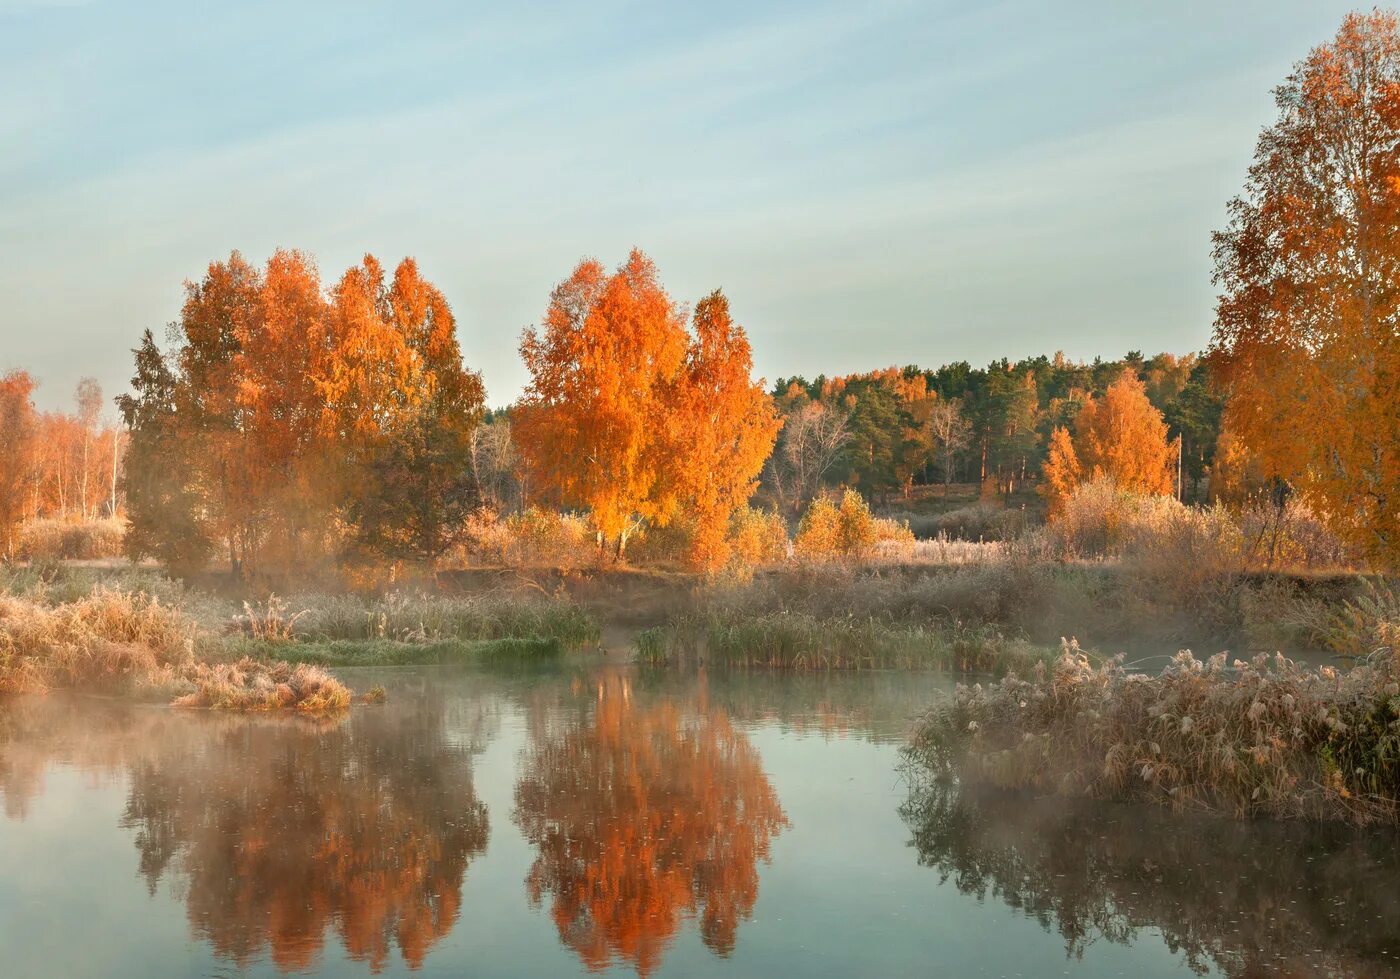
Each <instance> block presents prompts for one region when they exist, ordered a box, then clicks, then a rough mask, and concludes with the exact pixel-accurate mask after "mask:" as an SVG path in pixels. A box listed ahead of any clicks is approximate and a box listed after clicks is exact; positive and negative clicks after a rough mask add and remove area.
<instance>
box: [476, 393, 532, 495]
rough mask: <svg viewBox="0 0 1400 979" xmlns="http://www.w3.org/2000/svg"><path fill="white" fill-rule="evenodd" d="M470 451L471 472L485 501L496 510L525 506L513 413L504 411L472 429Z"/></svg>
mask: <svg viewBox="0 0 1400 979" xmlns="http://www.w3.org/2000/svg"><path fill="white" fill-rule="evenodd" d="M471 453H472V472H473V473H474V474H475V475H476V482H477V486H478V488H479V489H480V491H481V494H482V497H483V500H484V502H486V503H488V504H489V505H490V506H491V507H492V508H493V509H494V510H495V511H496V512H497V513H503V512H505V511H507V510H512V509H518V508H522V507H524V505H525V500H524V495H525V489H524V486H523V485H522V483H521V481H520V478H519V472H518V470H517V466H516V456H515V443H514V441H513V440H512V439H511V433H510V416H509V415H507V414H505V413H501V414H499V415H498V416H496V417H491V418H489V419H488V420H487V421H485V422H484V423H483V424H481V425H479V426H478V427H477V429H476V431H475V432H473V433H472V444H471Z"/></svg>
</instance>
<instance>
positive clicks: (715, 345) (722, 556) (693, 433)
mask: <svg viewBox="0 0 1400 979" xmlns="http://www.w3.org/2000/svg"><path fill="white" fill-rule="evenodd" d="M752 372H753V355H752V353H751V352H750V349H749V341H748V337H747V336H746V335H745V333H744V329H743V327H741V326H738V325H737V324H735V323H734V322H733V321H732V320H731V319H730V316H729V300H728V299H726V298H725V296H724V293H722V292H720V291H719V290H715V291H714V292H712V293H710V295H708V296H706V297H705V298H704V299H702V300H700V302H699V303H698V304H697V305H696V307H695V316H694V319H693V328H692V335H691V339H690V344H689V347H688V349H687V351H686V358H685V364H684V365H683V366H682V368H681V373H680V376H679V379H678V390H677V392H676V403H675V405H674V409H673V411H674V415H675V417H676V423H675V425H674V428H673V432H674V434H675V436H677V441H676V444H675V449H674V456H673V458H675V459H677V460H678V461H681V463H682V464H681V465H680V466H679V469H678V473H677V475H678V478H679V481H680V487H679V493H680V497H681V500H682V502H683V504H684V505H685V506H686V508H687V510H688V511H689V513H690V515H691V516H692V518H693V520H694V532H693V535H692V543H691V562H692V563H693V564H695V565H696V566H698V567H702V568H716V567H719V566H720V565H722V564H724V562H725V561H726V560H727V559H728V557H729V544H728V541H727V534H728V530H729V520H730V517H731V516H732V515H733V514H734V512H735V511H736V510H737V509H738V508H739V507H742V506H744V505H746V504H747V503H748V500H749V497H751V496H753V492H754V490H755V489H757V487H758V482H757V476H758V473H759V471H760V470H761V469H762V468H763V463H764V461H765V460H767V458H768V457H769V455H771V454H772V452H773V443H774V440H775V439H776V438H777V436H778V429H779V428H780V427H781V426H782V420H781V419H780V418H779V417H778V413H777V410H776V409H775V408H774V406H773V401H772V399H771V398H769V397H768V395H767V393H765V391H764V390H763V383H762V381H758V382H755V381H754V380H753V379H752V376H751V375H752Z"/></svg>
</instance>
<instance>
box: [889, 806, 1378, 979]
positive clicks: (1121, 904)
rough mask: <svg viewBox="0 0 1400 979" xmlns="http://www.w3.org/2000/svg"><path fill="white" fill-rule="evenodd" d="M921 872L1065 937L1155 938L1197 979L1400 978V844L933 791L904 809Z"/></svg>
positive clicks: (1343, 831)
mask: <svg viewBox="0 0 1400 979" xmlns="http://www.w3.org/2000/svg"><path fill="white" fill-rule="evenodd" d="M901 815H903V817H904V819H905V821H906V823H907V824H908V825H909V827H910V829H911V831H912V833H913V840H912V845H913V846H914V847H915V849H916V850H917V852H918V856H919V862H920V863H921V864H924V865H926V866H930V867H933V868H935V869H937V870H938V871H939V872H940V873H941V874H942V875H943V878H944V879H945V880H948V879H951V880H952V881H953V883H954V884H955V886H956V887H957V888H958V890H959V891H961V892H963V893H965V894H971V895H975V896H976V897H977V898H978V900H979V901H980V900H984V899H985V897H986V896H987V894H988V893H990V894H991V895H992V896H993V897H996V898H999V899H1000V900H1001V901H1003V902H1004V903H1005V904H1006V905H1008V906H1009V907H1012V908H1015V909H1017V910H1019V911H1021V912H1022V913H1024V914H1026V915H1028V916H1030V917H1033V918H1035V919H1036V920H1038V921H1039V922H1040V923H1041V925H1043V926H1044V927H1045V928H1047V929H1052V928H1053V929H1056V930H1058V931H1059V933H1060V934H1061V935H1062V936H1063V937H1064V939H1065V943H1066V951H1067V953H1068V954H1069V955H1070V956H1071V957H1074V958H1079V957H1081V956H1082V955H1083V953H1084V950H1085V949H1086V948H1088V947H1089V946H1090V945H1092V944H1093V943H1094V942H1095V941H1097V940H1099V939H1104V940H1107V941H1110V942H1117V943H1122V944H1131V943H1132V942H1134V940H1135V939H1136V938H1137V937H1138V932H1139V931H1140V930H1142V929H1156V930H1158V931H1159V932H1160V933H1161V935H1162V936H1163V938H1164V939H1165V941H1166V942H1167V944H1168V946H1169V947H1170V948H1171V949H1172V950H1173V951H1175V952H1178V953H1179V954H1181V955H1182V956H1183V958H1184V959H1185V960H1186V962H1187V964H1188V965H1189V966H1190V967H1191V968H1192V969H1193V970H1194V971H1196V972H1198V973H1202V974H1204V973H1205V972H1206V971H1208V970H1209V967H1211V966H1213V967H1215V968H1216V969H1218V970H1219V971H1220V972H1222V973H1224V974H1225V975H1228V976H1233V977H1237V979H1255V977H1261V979H1262V977H1265V976H1271V977H1280V976H1281V977H1324V976H1325V977H1334V979H1341V977H1346V979H1353V977H1355V979H1361V977H1370V976H1390V975H1400V958H1397V956H1400V850H1398V849H1397V844H1398V843H1400V837H1397V836H1396V835H1395V834H1394V833H1393V832H1384V833H1362V832H1358V831H1356V830H1354V829H1352V828H1350V827H1335V826H1304V825H1298V824H1267V823H1242V822H1234V821H1227V820H1224V819H1214V818H1212V819H1191V818H1187V817H1183V816H1180V815H1177V814H1172V813H1168V812H1164V811H1162V810H1158V809H1144V808H1137V807H1127V806H1113V805H1109V806H1105V805H1102V804H1100V805H1098V806H1097V807H1093V806H1090V805H1089V804H1087V803H1086V804H1083V805H1072V804H1066V803H1065V802H1063V801H1062V800H1045V801H1043V802H1038V803H1037V802H1033V801H1030V800H1028V799H1027V798H1026V797H1025V796H1014V795H1007V794H1004V793H994V792H988V791H982V790H973V789H960V788H958V787H956V786H951V785H942V784H934V785H927V786H920V787H918V788H917V789H916V790H915V791H914V792H913V793H912V794H911V795H910V798H909V799H908V801H907V802H906V803H905V804H904V807H903V808H902V810H901Z"/></svg>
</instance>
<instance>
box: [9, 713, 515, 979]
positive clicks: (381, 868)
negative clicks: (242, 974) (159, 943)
mask: <svg viewBox="0 0 1400 979" xmlns="http://www.w3.org/2000/svg"><path fill="white" fill-rule="evenodd" d="M0 720H3V723H0V748H3V749H4V750H3V751H0V791H3V795H4V801H5V809H6V811H7V812H8V813H9V815H11V816H12V817H17V818H24V815H25V811H26V809H27V807H28V804H29V800H30V799H32V798H33V797H34V795H36V794H37V793H38V792H39V791H41V786H42V777H43V773H44V771H46V770H47V769H49V768H51V767H52V766H53V765H54V764H59V763H62V764H67V765H72V766H75V767H77V768H79V769H80V770H83V771H85V772H89V773H92V774H93V775H95V776H99V777H102V776H110V775H115V774H120V773H125V774H127V776H128V777H129V788H128V792H127V801H126V807H125V814H124V817H123V825H125V826H126V827H128V828H131V829H133V830H135V833H136V845H137V849H138V850H139V853H140V872H141V874H142V876H143V877H145V879H146V881H147V884H148V886H149V888H150V889H151V890H152V892H154V891H155V888H156V886H157V884H158V882H159V881H160V880H162V879H167V880H169V881H170V883H171V884H172V886H173V890H174V892H175V893H176V894H177V895H179V896H180V897H181V898H182V899H183V901H184V904H185V908H186V913H187V915H188V918H189V922H190V927H191V929H192V930H193V932H194V934H195V935H196V937H198V938H201V939H204V940H207V941H208V942H209V943H210V945H211V947H212V948H213V949H214V951H215V953H216V954H217V955H219V956H220V957H222V958H225V959H228V960H230V961H232V962H233V963H235V964H236V965H238V966H239V967H244V966H246V965H249V964H250V963H252V962H253V961H254V960H256V959H258V958H259V957H260V956H262V955H264V954H267V955H269V956H270V957H271V959H272V962H273V963H274V964H275V965H276V966H277V967H278V968H279V969H282V970H284V971H288V970H295V969H305V968H307V967H309V966H311V965H313V964H314V963H315V962H316V961H317V959H318V958H319V955H320V953H321V951H322V949H323V947H324V944H325V942H326V939H327V936H328V935H329V934H335V935H337V936H338V937H339V939H340V941H341V943H342V944H343V946H344V949H345V951H346V952H347V954H349V955H350V956H351V957H352V958H355V959H358V960H363V961H365V962H366V963H368V965H369V967H370V968H371V969H372V970H374V971H376V972H377V971H379V970H380V969H382V968H383V967H384V966H385V965H386V964H387V961H388V957H389V955H390V952H391V950H392V949H393V948H397V949H398V950H399V953H400V954H401V955H402V957H403V959H404V961H405V962H406V963H407V964H408V965H409V966H410V967H411V968H417V967H418V966H420V965H421V964H422V962H423V960H424V957H425V956H426V955H427V953H428V951H429V949H430V948H431V947H432V945H433V944H434V943H435V942H437V941H438V940H440V939H441V938H442V937H443V936H444V935H446V934H447V932H448V931H449V930H450V929H451V927H452V925H453V923H454V922H455V921H456V918H457V914H458V910H459V907H460V905H461V895H462V885H463V880H464V877H465V873H466V869H467V865H468V864H469V863H470V862H471V860H472V859H473V858H474V857H475V856H477V855H478V854H480V853H482V852H483V851H484V850H485V848H486V842H487V833H488V823H487V814H486V807H485V805H484V804H483V803H482V802H480V801H479V800H478V799H477V797H476V790H475V787H474V784H473V772H472V758H473V755H474V753H475V752H477V751H479V750H480V749H481V748H482V747H484V745H485V742H486V740H487V739H488V738H489V737H490V735H491V733H493V726H494V725H495V724H497V723H498V722H499V718H498V716H497V715H496V713H495V708H494V707H493V706H490V705H487V704H480V705H475V706H474V707H472V708H470V709H469V710H466V711H464V710H462V709H461V708H460V707H455V708H452V709H449V707H448V706H447V705H446V704H445V703H444V701H443V700H442V698H440V697H436V696H434V695H433V694H432V693H431V692H427V693H426V695H425V696H423V697H422V698H421V699H420V700H419V702H417V703H414V704H413V705H411V706H410V707H407V709H396V708H365V709H362V710H357V711H356V712H355V714H354V716H353V717H351V718H349V719H346V718H341V719H335V720H326V721H320V722H317V721H313V720H310V719H306V718H299V717H281V716H246V715H245V716H229V715H215V716H209V715H193V714H183V713H172V712H170V711H166V710H150V709H140V708H130V707H120V708H119V707H115V706H112V707H103V706H102V705H99V704H94V703H91V702H88V703H84V704H82V705H80V706H79V707H75V706H74V702H73V701H71V700H69V699H67V698H61V697H54V698H29V699H26V700H25V701H23V702H21V703H15V704H12V705H10V706H9V707H8V708H7V710H6V711H5V712H4V713H3V715H0Z"/></svg>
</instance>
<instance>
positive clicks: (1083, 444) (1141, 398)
mask: <svg viewBox="0 0 1400 979" xmlns="http://www.w3.org/2000/svg"><path fill="white" fill-rule="evenodd" d="M1176 458H1177V443H1176V442H1175V440H1173V441H1170V442H1169V441H1168V440H1167V424H1166V422H1165V421H1163V420H1162V413H1161V412H1160V411H1158V410H1157V409H1156V408H1154V407H1153V406H1152V403H1151V402H1150V401H1148V399H1147V392H1146V388H1145V387H1144V385H1143V383H1142V380H1141V379H1140V378H1139V377H1138V376H1137V374H1136V373H1135V372H1133V371H1132V370H1130V369H1129V370H1124V371H1123V373H1122V374H1121V375H1120V376H1119V378H1118V380H1116V381H1114V382H1113V383H1112V384H1110V385H1109V386H1108V390H1107V391H1105V392H1104V394H1103V397H1101V398H1094V399H1092V400H1090V401H1089V402H1087V403H1086V404H1085V405H1084V407H1083V408H1082V409H1080V412H1079V416H1078V417H1077V418H1076V419H1075V423H1074V439H1073V442H1072V443H1071V441H1070V439H1069V436H1068V433H1067V432H1066V431H1065V429H1064V428H1057V429H1055V431H1054V433H1053V434H1052V436H1051V447H1050V456H1049V458H1048V459H1047V461H1046V464H1045V468H1044V476H1045V482H1044V483H1043V484H1042V487H1041V491H1042V493H1043V494H1044V495H1045V496H1046V497H1047V499H1048V500H1049V505H1050V511H1051V513H1052V514H1054V513H1057V512H1058V511H1059V509H1060V507H1061V506H1062V505H1063V502H1064V500H1065V499H1066V498H1067V497H1068V495H1069V494H1070V493H1072V492H1073V491H1074V489H1075V487H1077V486H1078V485H1079V484H1080V483H1081V482H1084V481H1089V480H1098V479H1108V480H1111V481H1112V482H1113V483H1114V484H1115V485H1116V486H1117V487H1118V488H1119V489H1122V490H1126V491H1128V492H1130V493H1141V494H1145V495H1167V494H1170V493H1171V492H1172V491H1173V487H1174V485H1175V472H1176Z"/></svg>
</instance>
